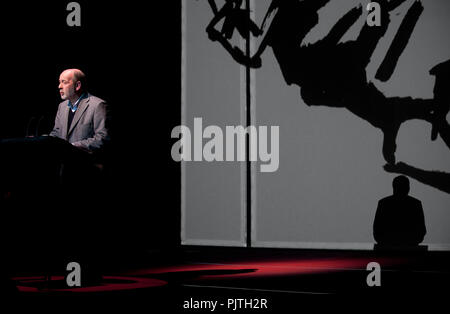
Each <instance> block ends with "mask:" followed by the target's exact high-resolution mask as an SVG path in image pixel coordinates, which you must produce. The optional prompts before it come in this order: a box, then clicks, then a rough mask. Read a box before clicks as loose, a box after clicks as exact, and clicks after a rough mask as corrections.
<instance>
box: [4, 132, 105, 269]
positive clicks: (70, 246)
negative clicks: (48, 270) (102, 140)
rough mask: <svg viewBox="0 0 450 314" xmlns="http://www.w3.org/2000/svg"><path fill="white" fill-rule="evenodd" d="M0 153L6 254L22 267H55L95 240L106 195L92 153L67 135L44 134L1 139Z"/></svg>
mask: <svg viewBox="0 0 450 314" xmlns="http://www.w3.org/2000/svg"><path fill="white" fill-rule="evenodd" d="M0 155H1V165H0V166H1V169H0V171H1V173H2V175H1V176H0V188H1V192H2V195H1V199H0V205H1V209H2V214H1V215H2V226H1V230H2V231H1V233H2V234H1V239H2V244H4V245H6V246H7V248H6V250H7V251H8V252H9V254H7V256H8V257H7V258H9V257H11V258H13V259H14V263H16V264H17V265H19V266H18V267H20V263H26V264H28V263H36V264H38V265H39V264H42V265H50V266H49V267H52V264H53V263H60V264H61V265H62V264H64V263H62V259H64V260H65V259H70V258H71V256H72V255H71V254H72V252H84V251H83V250H84V248H85V247H86V246H87V245H88V243H89V242H95V241H94V240H95V236H96V232H98V225H99V219H100V218H101V217H100V214H98V210H97V208H99V207H100V206H99V203H100V202H101V201H103V200H102V199H101V197H103V195H101V194H100V193H99V192H98V189H95V188H94V186H98V185H99V184H98V182H97V181H96V180H95V179H93V178H94V177H93V175H92V173H93V168H94V167H93V164H92V154H90V153H87V152H85V151H83V150H81V149H79V148H76V147H74V146H73V145H72V144H70V143H68V142H67V141H65V140H63V139H60V138H56V137H50V136H39V137H27V138H11V139H2V140H0ZM94 170H95V169H94ZM77 254H78V255H80V254H81V253H77ZM83 254H84V253H83ZM74 260H75V258H74ZM46 267H47V266H46Z"/></svg>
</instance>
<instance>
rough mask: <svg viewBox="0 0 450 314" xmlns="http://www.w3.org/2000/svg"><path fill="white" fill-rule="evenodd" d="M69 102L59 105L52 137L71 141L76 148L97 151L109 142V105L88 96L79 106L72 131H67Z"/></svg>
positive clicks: (71, 127)
mask: <svg viewBox="0 0 450 314" xmlns="http://www.w3.org/2000/svg"><path fill="white" fill-rule="evenodd" d="M68 102H69V101H68V100H65V101H63V102H62V103H60V104H59V107H58V112H57V114H56V118H55V126H54V127H53V130H52V131H51V132H50V134H49V135H50V136H55V137H59V138H62V139H64V140H67V141H69V143H71V144H73V145H74V146H77V147H80V148H84V149H87V150H89V151H95V150H98V149H99V148H102V147H103V145H104V144H105V142H106V141H108V140H109V134H108V129H107V116H108V111H107V105H106V102H105V101H104V100H102V99H100V98H98V97H95V96H93V95H91V94H88V95H87V97H86V98H84V99H82V100H81V101H80V103H79V104H78V108H77V111H75V115H74V117H73V120H72V124H71V126H70V129H69V130H68V129H67V122H68V116H69V110H70V109H69V107H68Z"/></svg>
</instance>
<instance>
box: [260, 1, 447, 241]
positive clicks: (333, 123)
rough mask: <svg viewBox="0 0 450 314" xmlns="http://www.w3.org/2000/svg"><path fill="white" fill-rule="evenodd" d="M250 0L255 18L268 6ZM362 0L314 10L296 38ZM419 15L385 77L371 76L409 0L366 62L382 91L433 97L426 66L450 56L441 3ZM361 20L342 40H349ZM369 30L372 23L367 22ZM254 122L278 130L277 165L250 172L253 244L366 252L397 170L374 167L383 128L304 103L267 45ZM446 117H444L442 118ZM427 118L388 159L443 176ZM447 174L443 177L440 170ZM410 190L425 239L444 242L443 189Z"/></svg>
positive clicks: (411, 125) (427, 4) (415, 185)
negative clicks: (315, 18)
mask: <svg viewBox="0 0 450 314" xmlns="http://www.w3.org/2000/svg"><path fill="white" fill-rule="evenodd" d="M266 3H267V2H266V1H261V2H258V1H257V2H256V5H257V8H256V12H257V16H258V19H259V21H261V19H262V18H263V15H264V13H265V11H266V7H267V4H266ZM358 3H363V7H364V4H365V3H367V2H364V1H362V2H361V1H330V2H329V3H328V4H327V5H326V6H325V7H324V8H322V9H321V10H320V11H319V24H318V25H317V26H316V27H315V28H314V29H312V30H311V32H310V33H309V34H308V36H307V37H306V38H305V42H304V44H307V43H314V42H315V41H317V40H318V39H320V38H322V37H323V36H325V34H327V33H328V32H329V30H330V28H331V27H332V25H334V24H335V23H336V21H337V20H338V19H339V18H340V17H341V16H343V15H344V14H345V13H346V12H347V11H349V10H350V9H351V8H352V7H354V6H356V5H357V4H358ZM422 3H423V6H424V11H423V13H422V15H421V17H420V19H419V21H418V22H417V24H416V26H415V29H414V32H413V34H412V36H411V38H410V40H409V42H408V45H407V47H406V49H405V50H404V52H403V54H402V55H401V58H400V59H399V61H398V64H397V67H396V69H395V72H394V74H393V75H392V77H391V79H390V80H389V81H388V82H386V83H382V82H379V81H377V80H374V79H373V77H374V75H375V72H376V70H377V68H378V67H379V65H380V63H381V62H382V60H383V58H384V56H385V54H386V51H387V50H388V48H389V45H390V43H391V42H392V40H393V37H394V34H395V32H396V31H397V30H398V28H399V26H400V22H401V20H402V18H403V17H404V15H405V12H406V11H407V9H408V7H410V6H411V4H412V1H407V2H406V3H405V4H404V6H402V7H400V8H398V10H396V11H395V12H396V13H398V14H391V18H392V20H391V24H390V27H389V29H388V31H387V33H386V35H385V36H384V37H383V38H382V39H381V41H380V42H379V44H378V46H377V48H376V50H375V53H374V54H373V55H372V60H371V62H370V64H369V66H368V68H367V77H368V79H369V80H372V81H373V82H374V83H375V84H376V86H377V87H378V88H379V89H380V90H381V91H382V92H383V93H384V94H385V95H386V96H388V97H394V96H399V97H407V96H409V97H413V98H432V97H433V86H434V81H435V77H434V76H431V75H430V74H429V70H430V69H431V68H432V67H433V66H435V65H436V64H438V63H440V62H442V61H445V60H448V59H449V58H450V40H449V38H448V34H447V32H448V29H449V27H450V25H449V19H448V17H449V16H450V3H449V2H448V1H445V0H438V1H435V0H428V1H427V0H425V1H422ZM365 18H366V16H365V15H364V14H363V16H362V18H361V19H360V20H358V22H357V23H356V24H355V25H354V26H353V27H352V28H351V29H350V30H349V33H348V34H346V35H345V37H344V38H343V41H345V40H348V39H355V38H356V36H357V34H358V32H359V30H360V28H361V27H362V25H363V24H364V23H365V22H366V21H365ZM375 27H376V26H375ZM449 88H450V86H449ZM255 89H256V105H255V107H256V117H255V119H256V123H257V124H261V125H279V126H280V167H279V169H278V171H277V172H275V173H259V172H256V173H255V176H256V180H255V181H256V186H255V187H254V189H255V191H254V194H255V196H254V198H255V200H254V204H253V208H252V217H253V222H252V239H253V241H252V245H253V246H256V247H302V248H337V249H371V248H372V247H373V244H374V239H373V236H372V226H373V220H374V217H375V210H376V208H377V203H378V201H379V200H380V199H381V198H383V197H385V196H388V195H391V194H392V179H393V178H394V177H395V176H396V175H397V174H392V173H388V172H386V171H385V170H384V169H383V165H384V164H385V163H386V161H384V159H383V156H382V154H381V147H382V134H381V132H380V130H379V129H376V128H374V127H372V126H371V125H370V124H369V123H367V122H366V121H364V120H362V119H359V118H358V117H356V116H355V115H353V114H352V113H350V112H349V111H347V110H346V109H344V108H330V107H321V106H310V107H309V106H307V105H305V103H304V101H303V100H302V98H301V97H300V89H299V87H298V86H295V85H291V86H288V85H287V84H286V83H285V82H284V80H283V77H282V74H281V71H280V68H279V66H278V64H277V61H276V60H275V58H274V55H273V52H272V50H271V49H267V50H266V51H265V52H264V55H263V66H262V67H261V69H258V70H257V71H256V88H255ZM447 120H448V116H447ZM430 133H431V127H430V124H429V123H426V122H424V121H420V120H411V121H408V122H406V123H404V124H402V126H401V128H400V132H399V134H398V137H397V152H396V158H397V160H398V161H403V162H405V163H407V164H409V165H414V167H417V168H421V169H425V170H439V171H443V172H446V173H450V150H449V147H447V146H446V145H445V144H444V142H443V141H442V139H441V138H438V139H437V140H436V141H434V142H432V141H430ZM447 178H448V176H447ZM410 182H411V192H410V195H411V196H414V197H415V198H417V199H419V200H421V201H422V204H423V208H424V214H425V223H426V227H427V231H428V232H427V235H426V236H425V239H424V244H426V245H428V246H429V249H430V250H433V249H449V248H450V231H449V229H448V227H447V225H448V222H449V221H450V195H449V194H448V193H445V192H443V191H440V190H438V189H436V188H433V187H431V186H429V185H426V184H423V183H421V182H418V181H417V180H415V179H414V178H410Z"/></svg>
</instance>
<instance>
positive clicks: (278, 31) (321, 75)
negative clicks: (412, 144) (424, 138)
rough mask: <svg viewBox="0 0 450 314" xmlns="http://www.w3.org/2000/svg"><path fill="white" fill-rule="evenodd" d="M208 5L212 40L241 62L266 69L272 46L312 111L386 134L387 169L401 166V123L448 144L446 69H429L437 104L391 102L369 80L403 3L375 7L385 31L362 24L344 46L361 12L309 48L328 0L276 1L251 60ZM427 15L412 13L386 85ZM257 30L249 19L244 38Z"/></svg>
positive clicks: (393, 52)
mask: <svg viewBox="0 0 450 314" xmlns="http://www.w3.org/2000/svg"><path fill="white" fill-rule="evenodd" d="M208 2H209V3H210V5H211V8H212V11H213V13H215V16H214V18H213V20H212V21H211V23H210V24H209V25H208V27H207V32H208V35H209V38H210V39H212V40H214V41H219V42H220V43H221V44H222V45H223V46H224V47H225V49H226V50H227V51H228V52H229V53H230V54H231V56H232V57H233V58H234V60H236V61H237V62H238V63H240V64H242V65H245V66H248V67H252V68H259V67H261V66H262V58H261V57H262V54H263V53H264V51H265V49H266V48H268V47H270V48H271V49H272V51H273V54H274V56H275V58H276V61H277V62H278V65H279V67H280V69H281V72H282V75H283V78H284V81H285V82H286V84H288V85H292V84H294V85H297V86H299V87H300V95H301V98H302V99H303V101H304V103H305V104H306V105H307V106H327V107H338V108H345V109H347V110H349V111H350V112H352V113H353V114H354V115H356V116H357V117H359V118H361V119H363V120H365V121H367V122H368V123H369V124H371V125H372V126H374V127H375V128H378V129H379V130H381V132H382V134H383V144H382V149H381V150H382V155H383V157H384V159H385V160H386V161H387V163H388V164H390V165H395V164H396V157H395V152H396V148H397V144H396V139H397V134H398V131H399V129H400V126H401V125H402V123H404V122H406V121H408V120H413V119H419V120H424V121H427V122H429V123H430V124H431V125H432V130H433V131H432V136H431V139H432V140H435V139H436V137H437V133H439V134H440V136H441V137H442V139H443V140H444V141H445V142H446V143H447V145H449V141H450V139H449V135H448V129H449V126H448V122H447V121H446V115H447V113H448V111H449V109H450V108H449V104H450V101H449V93H448V92H446V91H444V90H443V89H442V86H444V85H446V86H449V84H448V83H449V82H450V80H449V75H448V69H447V70H446V73H444V74H439V73H438V72H439V71H435V73H433V70H432V71H430V74H431V75H436V84H437V85H436V86H441V89H440V95H437V92H436V87H435V97H434V98H433V99H421V98H412V97H387V96H385V95H384V94H383V92H381V91H380V90H379V89H378V88H377V87H376V86H375V84H373V82H372V81H371V80H369V79H368V78H367V72H366V68H367V66H368V64H369V63H370V61H371V58H372V55H373V53H374V51H375V48H376V47H377V45H378V43H379V41H380V40H381V38H383V37H384V35H385V34H386V31H387V30H388V28H389V25H390V12H392V11H393V10H394V9H396V8H398V7H399V6H401V5H402V4H404V3H405V2H406V0H393V1H387V0H380V1H377V2H378V3H379V4H380V7H381V26H368V25H367V23H364V25H363V26H362V28H361V29H360V31H359V34H358V36H357V38H356V40H348V41H345V42H340V41H341V40H342V38H343V36H344V35H345V34H346V33H347V32H348V31H349V29H350V28H351V27H352V26H353V25H354V24H355V23H356V22H357V21H358V20H359V19H360V18H361V16H362V13H363V8H362V7H361V6H357V7H355V8H353V9H351V10H350V11H348V12H347V13H346V14H345V15H344V16H342V17H341V18H340V19H339V21H338V22H337V23H336V24H335V25H334V26H333V27H332V29H331V30H330V32H329V33H328V34H327V35H326V36H325V37H324V38H322V39H320V40H318V41H317V42H315V43H313V44H309V45H304V44H302V41H303V39H304V38H305V37H306V36H307V35H308V33H309V32H310V31H311V30H312V28H313V27H315V26H316V25H317V24H318V23H319V15H318V10H319V9H321V8H322V7H324V6H326V5H327V4H328V3H329V2H330V0H303V1H299V0H272V1H271V3H270V6H269V8H268V10H267V13H266V16H265V17H264V19H263V22H262V26H261V27H260V28H259V29H260V30H262V31H264V32H265V35H264V37H263V39H262V41H261V43H260V46H259V47H258V50H257V51H256V53H255V54H254V55H253V56H246V55H245V54H244V52H243V51H242V50H240V49H239V47H233V46H232V44H231V43H230V42H229V41H228V39H229V38H227V37H226V36H225V35H224V34H223V31H222V32H219V31H217V30H215V29H214V26H215V25H216V24H217V22H218V20H219V19H222V18H224V17H225V16H227V15H226V14H225V15H224V12H225V11H224V10H225V9H224V8H223V9H221V10H218V9H217V7H216V8H215V9H214V6H215V1H213V0H210V1H208ZM234 2H236V1H226V4H225V6H224V7H226V6H229V7H230V8H231V6H232V5H233V4H232V3H234ZM238 2H239V1H238ZM213 3H214V4H213ZM234 5H235V6H236V4H234ZM228 10H229V11H231V9H228ZM240 10H241V9H240ZM423 10H424V7H423V5H422V3H421V1H415V2H414V3H413V4H412V5H411V6H410V7H409V8H408V9H407V13H406V14H405V16H404V17H403V20H402V22H401V25H400V28H399V29H398V31H397V33H396V35H395V36H394V39H393V41H392V43H391V45H390V48H389V50H388V52H387V54H386V56H385V58H384V59H383V62H382V63H381V65H380V67H379V68H378V71H377V72H376V76H375V78H374V79H378V80H381V81H388V80H389V79H390V77H391V76H392V74H393V73H394V71H395V68H396V66H397V62H398V60H399V59H400V57H401V55H402V53H403V52H404V50H405V49H406V47H407V44H408V42H409V40H410V37H411V35H412V33H413V31H414V27H415V25H416V23H417V22H418V21H419V19H420V16H421V14H422V12H423ZM221 12H222V13H221ZM247 17H249V15H248V12H247ZM270 17H272V19H271V22H270V25H266V23H267V21H268V20H269V18H270ZM266 27H267V30H265V28H266ZM252 29H256V25H255V24H254V22H253V21H251V20H250V21H248V23H247V28H246V29H245V32H246V34H245V36H243V38H247V39H248V38H249V36H250V34H251V35H253V36H258V35H260V33H259V32H253V31H252ZM444 64H445V63H444ZM442 67H443V68H446V67H445V66H442ZM447 68H448V66H447ZM443 72H445V71H443ZM438 92H439V91H438ZM449 147H450V146H449Z"/></svg>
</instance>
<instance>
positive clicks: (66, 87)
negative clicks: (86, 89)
mask: <svg viewBox="0 0 450 314" xmlns="http://www.w3.org/2000/svg"><path fill="white" fill-rule="evenodd" d="M58 88H59V94H60V95H61V99H62V100H66V99H70V98H72V97H73V96H74V95H75V91H76V83H75V82H74V77H73V75H72V73H71V72H69V71H64V72H63V73H61V75H60V76H59V85H58Z"/></svg>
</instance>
